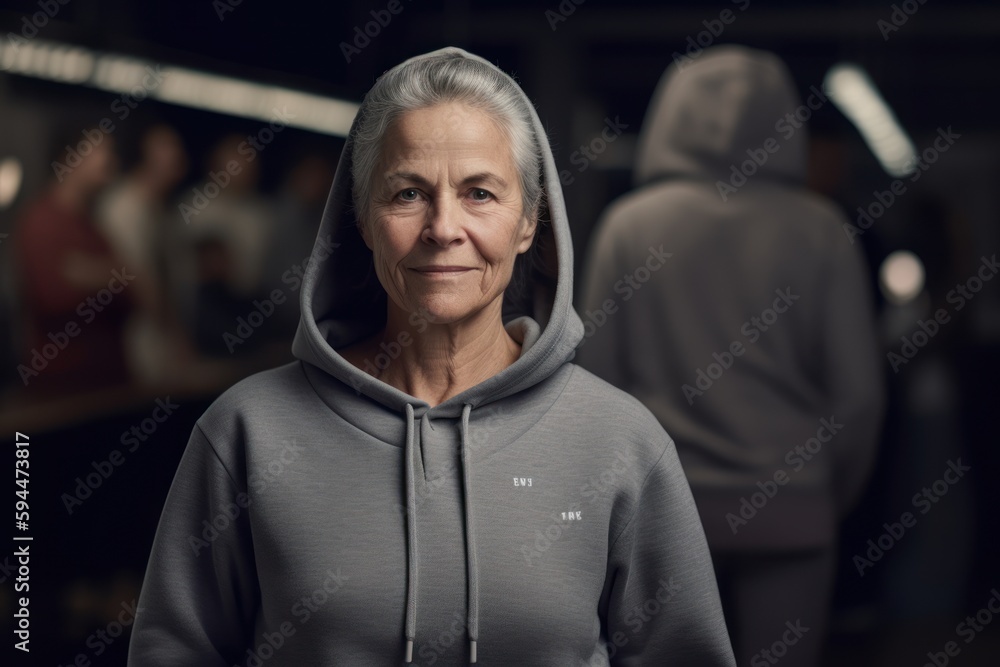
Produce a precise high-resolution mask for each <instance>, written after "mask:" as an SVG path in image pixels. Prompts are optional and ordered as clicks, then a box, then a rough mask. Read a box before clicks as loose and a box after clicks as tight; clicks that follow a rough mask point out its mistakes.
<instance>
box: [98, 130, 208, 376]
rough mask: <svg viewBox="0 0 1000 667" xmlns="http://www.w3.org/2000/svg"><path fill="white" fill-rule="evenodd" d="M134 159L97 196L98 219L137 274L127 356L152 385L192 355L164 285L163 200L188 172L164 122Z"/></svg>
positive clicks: (173, 133) (178, 144) (174, 136)
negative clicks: (123, 173)
mask: <svg viewBox="0 0 1000 667" xmlns="http://www.w3.org/2000/svg"><path fill="white" fill-rule="evenodd" d="M139 151H140V157H139V162H138V164H137V165H136V166H135V168H134V169H132V170H131V171H130V172H129V173H128V174H127V175H126V176H125V177H124V178H123V179H122V180H121V181H120V182H118V183H117V184H115V185H114V186H113V187H111V188H110V189H109V191H108V192H107V193H106V194H105V195H104V197H102V199H101V202H100V205H99V208H98V211H99V216H98V222H99V224H100V226H101V229H102V230H103V231H104V233H105V235H106V236H107V237H108V240H109V241H110V242H111V245H112V246H113V247H114V249H115V251H116V253H117V254H118V256H119V257H121V259H122V261H124V262H126V264H127V265H128V266H129V268H130V270H132V271H133V272H134V273H135V274H136V276H137V280H136V289H135V297H136V300H137V305H138V311H139V312H137V313H136V316H135V317H133V319H132V322H131V323H130V326H129V336H128V343H129V348H130V349H129V352H130V354H129V358H130V363H131V366H132V367H133V368H134V369H135V373H136V375H137V376H138V378H139V379H140V380H142V381H144V382H146V383H147V384H156V383H159V382H162V381H163V380H164V379H166V378H167V377H168V376H169V374H170V373H171V372H172V371H173V370H176V369H178V368H182V367H183V366H184V364H183V363H181V364H178V363H177V362H178V361H179V360H182V359H188V358H190V355H191V349H190V344H189V343H188V340H187V338H186V336H185V335H184V334H183V331H182V328H181V327H180V323H179V321H178V314H177V312H176V308H175V307H174V305H173V302H172V301H171V299H170V294H169V292H168V289H167V287H166V284H167V281H166V271H167V270H168V269H167V256H166V254H165V252H164V249H165V240H166V238H167V233H166V232H167V230H166V225H167V224H168V222H173V217H172V216H171V217H169V218H168V216H167V212H166V203H167V201H168V198H169V197H170V196H171V195H172V194H173V192H174V190H175V189H176V188H177V186H178V184H179V183H180V182H181V180H182V179H183V178H184V176H185V175H186V174H187V171H188V158H187V151H186V150H185V148H184V142H183V141H182V139H181V137H180V135H179V134H178V133H177V131H176V130H174V129H173V128H172V127H170V126H169V125H154V126H153V127H152V128H150V129H149V130H147V131H146V132H145V133H144V134H143V136H142V138H141V140H140V146H139Z"/></svg>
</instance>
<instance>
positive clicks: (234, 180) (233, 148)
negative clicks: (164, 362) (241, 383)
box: [176, 135, 282, 357]
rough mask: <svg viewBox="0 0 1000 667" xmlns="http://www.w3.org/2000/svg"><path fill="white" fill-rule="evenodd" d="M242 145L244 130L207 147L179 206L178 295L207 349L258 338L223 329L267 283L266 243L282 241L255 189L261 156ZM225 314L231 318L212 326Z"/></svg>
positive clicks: (219, 351)
mask: <svg viewBox="0 0 1000 667" xmlns="http://www.w3.org/2000/svg"><path fill="white" fill-rule="evenodd" d="M247 147H248V144H247V143H246V138H245V137H243V136H240V135H228V136H226V137H223V138H222V139H221V140H220V141H219V142H218V143H217V144H216V146H215V147H214V149H213V150H212V151H211V153H210V156H209V159H208V164H207V167H208V174H207V175H206V177H205V179H204V180H203V181H202V182H201V183H200V184H199V185H197V186H195V187H194V188H193V189H192V190H191V191H189V192H187V193H186V194H184V195H183V196H182V198H181V203H180V204H179V206H178V208H179V210H180V211H181V214H180V216H179V217H178V219H177V222H176V227H177V233H178V234H179V246H180V248H179V254H180V256H179V257H178V260H179V262H180V265H181V266H182V267H183V269H182V270H181V271H180V272H178V277H179V281H180V282H181V284H180V285H179V288H180V290H179V291H180V295H179V297H180V300H181V303H182V308H183V312H184V314H185V319H186V321H187V324H188V326H189V328H190V330H191V331H193V332H194V339H195V340H196V341H198V351H199V352H200V353H201V354H204V355H208V356H214V357H228V356H230V355H232V354H233V353H235V352H236V351H237V350H238V351H239V352H247V351H250V350H252V349H253V348H254V347H257V346H258V345H259V344H260V342H261V339H262V338H263V336H257V335H256V330H254V334H255V335H254V338H253V341H249V344H240V345H239V346H238V347H233V346H232V345H228V344H227V343H226V341H225V340H224V339H223V337H224V334H225V333H226V332H227V331H229V332H232V330H233V328H234V327H236V325H237V320H236V317H237V316H238V315H239V314H243V315H246V314H247V312H248V309H249V308H252V307H253V304H252V302H253V300H254V299H255V298H259V297H261V298H262V297H263V296H264V295H265V294H266V292H267V291H268V290H269V288H270V287H271V286H270V285H268V284H267V276H266V271H265V265H266V262H267V257H268V255H269V253H270V249H271V247H272V244H274V243H281V242H282V239H281V238H280V237H279V236H278V235H277V233H276V228H275V218H274V209H273V206H272V205H271V203H270V202H268V201H267V200H266V199H265V198H263V197H261V196H260V195H259V194H258V192H257V185H258V182H259V180H260V157H259V155H258V154H257V153H256V151H252V152H251V151H248V150H246V149H247ZM220 271H222V272H224V273H222V274H220ZM206 281H207V282H206ZM227 314H232V315H233V317H232V319H231V320H229V322H228V324H227V327H226V328H223V329H219V328H218V327H219V325H220V323H221V321H220V318H222V316H223V315H226V318H228V315H227ZM270 326H271V325H268V327H270Z"/></svg>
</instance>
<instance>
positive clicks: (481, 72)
mask: <svg viewBox="0 0 1000 667" xmlns="http://www.w3.org/2000/svg"><path fill="white" fill-rule="evenodd" d="M543 208H544V211H545V212H544V213H543V211H542V209H543ZM549 221H550V222H549ZM542 222H544V223H545V227H544V229H546V230H551V231H545V232H544V233H545V234H551V235H553V236H554V239H555V246H556V248H557V251H556V253H555V254H554V255H553V257H554V259H555V260H556V263H557V265H556V266H555V267H550V268H551V270H552V271H553V272H554V274H555V275H556V276H557V281H558V284H557V288H556V298H555V301H554V305H553V307H552V308H551V311H550V312H549V313H548V317H547V318H546V322H547V323H546V325H545V326H544V328H542V326H541V325H539V323H538V319H536V318H537V315H538V314H537V312H536V311H535V309H534V308H533V307H532V303H533V301H532V299H531V292H532V291H533V290H534V289H535V287H536V285H535V283H534V278H533V275H532V273H531V271H530V269H531V268H532V266H533V260H536V259H540V258H538V257H535V258H532V253H533V246H534V243H535V240H536V239H537V238H538V237H539V235H541V234H543V231H542V229H543V227H542V226H541V224H542ZM327 237H331V242H330V243H327V242H326V238H327ZM333 243H336V244H337V245H336V246H333V245H332V244H333ZM572 247H573V246H572V239H571V237H570V226H569V221H568V219H567V215H566V209H565V205H564V203H563V199H562V191H561V188H560V183H559V177H558V172H557V170H556V167H555V163H554V161H553V158H552V153H551V150H550V148H549V144H548V142H547V140H546V136H545V131H544V128H543V126H542V123H541V121H540V120H539V118H538V115H537V114H536V113H535V111H534V107H533V106H532V104H531V101H530V100H529V99H528V97H527V96H526V95H525V94H524V92H523V91H522V90H521V89H520V88H519V87H518V86H517V84H516V83H515V82H514V80H513V79H511V78H510V77H509V76H507V75H506V74H504V73H503V72H501V71H500V70H499V69H497V68H496V67H494V66H493V65H491V64H490V63H489V62H488V61H485V60H483V59H481V58H479V57H476V56H473V55H471V54H468V53H466V52H465V51H462V50H460V49H451V48H449V49H442V50H440V51H435V52H433V53H430V54H426V55H422V56H417V57H415V58H412V59H410V60H407V61H406V62H404V63H402V64H401V65H398V66H397V67H395V68H393V69H391V70H389V71H388V72H387V73H385V74H383V75H382V77H380V78H379V79H378V81H376V83H375V85H374V87H373V88H372V89H371V90H370V91H369V92H368V94H367V95H366V96H365V99H364V101H363V102H362V104H361V108H360V110H359V112H358V114H357V116H356V118H355V120H354V124H353V126H352V128H351V131H350V133H349V136H348V139H347V143H346V145H345V148H344V151H343V152H342V154H341V160H340V166H339V168H338V170H337V172H336V176H335V178H334V181H333V187H332V190H331V192H330V197H329V204H328V205H327V208H326V212H325V214H324V217H323V221H322V223H321V228H320V233H319V235H318V236H317V242H316V246H315V250H314V254H313V255H312V259H311V261H310V262H309V265H308V269H307V271H306V275H305V279H304V283H303V286H302V289H301V304H302V310H303V315H302V319H301V323H300V326H299V329H298V332H297V334H296V339H295V342H294V344H293V350H294V352H295V354H296V356H297V357H298V359H299V360H298V361H296V362H294V363H292V364H288V365H285V366H282V367H280V368H277V369H273V370H270V371H267V372H265V373H261V374H257V375H254V376H252V377H250V378H248V379H247V380H245V381H243V382H241V383H239V384H238V385H236V386H235V387H233V388H232V389H230V390H229V391H227V392H226V393H225V394H223V396H222V397H221V398H220V399H219V400H217V401H216V402H215V403H214V404H213V405H212V406H211V407H210V408H209V410H208V411H207V412H206V413H205V414H204V415H203V416H202V417H201V418H200V419H199V421H198V424H197V426H196V427H195V429H194V432H193V433H192V436H191V439H190V441H189V444H188V447H187V449H186V451H185V454H184V457H183V459H182V461H181V464H180V466H179V468H178V471H177V475H176V477H175V479H174V483H173V486H172V488H171V490H170V494H169V496H168V498H167V502H166V506H165V507H164V511H163V516H162V518H161V521H160V524H159V526H158V529H157V534H156V539H155V541H154V545H153V551H152V554H151V557H150V561H149V566H148V568H147V570H146V578H145V580H144V582H143V587H142V593H141V596H140V600H139V608H140V609H142V613H140V614H139V616H138V618H137V619H136V623H135V626H134V629H133V633H132V639H131V645H130V651H129V664H130V665H141V666H142V667H155V666H157V665H163V666H167V665H170V666H173V665H208V664H213V665H231V664H234V663H241V664H245V665H252V664H257V663H258V662H260V661H261V660H267V661H268V664H270V665H275V666H276V667H277V666H280V665H295V666H298V665H319V664H323V665H333V664H337V665H390V664H400V663H403V662H406V663H412V662H413V661H414V660H419V661H420V663H421V664H436V665H439V666H440V667H447V666H455V665H466V664H471V663H475V664H481V665H503V666H505V667H506V666H509V665H518V666H521V667H530V666H533V665H534V666H538V667H550V666H551V665H566V664H594V665H598V664H600V665H608V664H611V665H636V664H644V665H664V664H685V665H700V666H704V667H708V666H715V665H719V666H722V665H726V666H732V665H734V662H733V656H732V650H731V648H730V645H729V639H728V637H727V635H726V629H725V625H724V623H723V618H722V609H721V606H720V603H719V598H718V591H717V589H716V585H715V580H714V576H713V574H712V566H711V558H710V556H709V552H708V547H707V545H706V543H705V538H704V532H703V531H702V528H701V525H700V523H699V521H698V516H697V511H696V509H695V505H694V501H693V500H692V498H691V494H690V491H689V489H688V486H687V483H686V481H685V479H684V475H683V472H682V470H681V467H680V463H679V461H678V459H677V455H676V451H675V450H674V447H673V443H672V442H671V440H670V438H669V436H668V435H667V434H666V433H665V432H664V431H663V428H662V427H661V426H660V424H658V423H657V421H656V419H655V418H654V417H653V415H652V414H650V412H649V410H647V409H645V408H644V407H643V406H642V405H641V404H640V403H639V402H638V401H636V400H635V399H633V398H632V397H630V396H628V395H626V394H625V393H624V392H621V391H618V390H617V389H615V388H614V387H611V386H610V385H608V384H607V383H605V382H602V381H601V380H599V379H598V378H596V377H594V376H593V375H592V374H590V373H587V372H586V371H584V370H583V369H581V368H579V367H578V366H575V365H574V364H572V363H571V359H572V357H573V351H574V349H575V348H576V347H577V345H578V344H579V342H580V339H581V337H582V336H583V326H582V324H581V322H580V318H579V316H578V315H577V313H576V312H575V311H574V310H573V307H572V288H573V285H572V273H573V258H572ZM525 296H526V297H527V298H524V297H525ZM505 302H506V303H505ZM505 305H507V306H508V307H509V310H508V311H507V312H506V313H505V312H504V308H503V307H504V306H505ZM504 315H506V317H504ZM386 350H389V351H391V354H392V358H391V359H390V357H389V356H388V355H389V352H385V351H386ZM380 355H381V356H380ZM382 357H385V358H384V359H383V358H382ZM372 360H374V363H373V362H372ZM609 476H610V478H609ZM585 481H589V486H586V487H584V489H581V484H583V483H584V482H585ZM588 492H589V493H588ZM234 503H242V507H243V508H249V509H248V510H247V511H244V510H243V509H241V507H240V505H239V504H234ZM231 508H232V509H231ZM233 509H235V511H233ZM213 517H222V518H224V519H225V522H224V524H225V525H223V522H222V521H218V522H217V521H216V520H215V519H213ZM206 518H207V519H206ZM210 522H211V524H210ZM206 526H207V527H208V528H211V529H212V531H214V532H211V533H209V532H205V531H206ZM216 526H217V527H216ZM545 535H549V536H550V537H548V538H546V537H545ZM539 536H541V538H539ZM543 540H544V541H543ZM637 610H638V612H639V613H641V614H643V615H642V616H641V617H640V616H637V615H636V613H637ZM448 638H450V639H448ZM279 642H280V643H279Z"/></svg>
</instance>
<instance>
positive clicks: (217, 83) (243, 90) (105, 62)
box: [0, 39, 358, 137]
mask: <svg viewBox="0 0 1000 667" xmlns="http://www.w3.org/2000/svg"><path fill="white" fill-rule="evenodd" d="M149 70H154V71H159V72H160V73H161V74H162V75H163V77H162V79H160V81H161V83H159V85H156V86H153V87H148V86H144V83H143V82H144V80H146V79H148V78H149V77H148V75H149ZM0 72H9V73H12V74H19V75H22V76H30V77H35V78H39V79H46V80H49V81H57V82H60V83H71V84H78V85H84V86H89V87H91V88H98V89H100V90H107V91H111V92H114V93H125V94H129V93H132V92H133V91H135V90H136V89H137V88H143V90H144V91H145V94H148V95H149V96H150V97H153V98H155V99H158V100H160V101H162V102H167V103H170V104H177V105H179V106H186V107H192V108H195V109H204V110H207V111H214V112H216V113H223V114H228V115H230V116H239V117H241V118H251V119H254V120H260V121H265V122H270V121H274V120H277V119H278V118H279V114H278V111H281V114H280V119H281V122H282V123H283V124H286V125H290V126H292V127H298V128H300V129H303V130H309V131H311V132H318V133H320V134H330V135H334V136H339V137H346V136H347V133H348V132H349V131H350V129H351V123H352V122H353V121H354V116H355V115H356V114H357V111H358V104H357V103H354V102H348V101H346V100H340V99H336V98H333V97H326V96H323V95H316V94H313V93H307V92H305V91H301V90H294V89H292V88H284V87H282V86H271V85H264V84H260V83H254V82H252V81H247V80H243V79H236V78H233V77H228V76H223V75H219V74H211V73H208V72H199V71H196V70H192V69H187V68H184V67H174V66H170V65H159V64H157V63H153V62H151V61H148V60H142V59H140V58H133V57H131V56H124V55H117V54H110V53H98V52H93V51H90V50H88V49H84V48H82V47H78V46H73V45H69V44H62V43H56V42H49V41H45V40H40V39H32V40H28V41H27V42H24V41H23V40H22V42H21V43H16V42H12V41H6V40H4V41H0Z"/></svg>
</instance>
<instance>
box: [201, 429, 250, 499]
mask: <svg viewBox="0 0 1000 667" xmlns="http://www.w3.org/2000/svg"><path fill="white" fill-rule="evenodd" d="M194 427H195V428H196V429H198V431H199V432H200V433H201V436H202V437H203V438H205V442H207V443H208V449H209V450H210V451H211V452H212V454H213V455H214V456H215V460H216V461H218V462H219V465H220V466H222V469H223V470H225V471H226V477H228V478H229V483H230V484H232V485H233V488H234V489H236V490H237V491H240V485H239V484H237V483H236V478H235V477H233V474H232V473H231V472H229V468H228V466H226V463H225V461H223V460H222V457H221V456H219V452H218V451H217V450H216V449H215V443H213V442H212V439H211V438H210V437H208V433H205V429H203V428H202V427H201V423H200V422H195V425H194ZM240 492H241V493H243V492H242V491H240Z"/></svg>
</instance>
